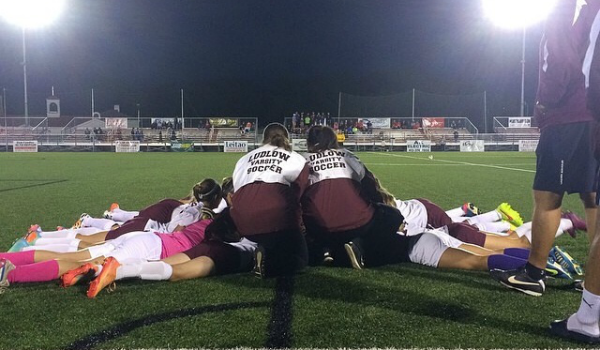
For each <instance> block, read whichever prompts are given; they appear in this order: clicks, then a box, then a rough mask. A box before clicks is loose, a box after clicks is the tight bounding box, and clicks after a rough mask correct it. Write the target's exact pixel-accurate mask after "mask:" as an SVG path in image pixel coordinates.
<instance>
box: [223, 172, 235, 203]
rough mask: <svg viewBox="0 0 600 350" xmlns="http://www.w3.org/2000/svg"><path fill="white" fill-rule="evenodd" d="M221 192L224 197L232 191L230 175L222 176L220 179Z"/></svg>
mask: <svg viewBox="0 0 600 350" xmlns="http://www.w3.org/2000/svg"><path fill="white" fill-rule="evenodd" d="M221 192H222V194H223V198H226V197H227V195H228V194H230V193H232V192H233V178H232V177H231V176H228V177H224V178H223V180H222V181H221Z"/></svg>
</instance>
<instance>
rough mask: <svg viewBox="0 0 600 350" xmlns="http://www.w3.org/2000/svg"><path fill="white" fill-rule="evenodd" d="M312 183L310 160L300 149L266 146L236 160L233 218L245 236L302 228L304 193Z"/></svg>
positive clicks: (241, 233) (239, 230)
mask: <svg viewBox="0 0 600 350" xmlns="http://www.w3.org/2000/svg"><path fill="white" fill-rule="evenodd" d="M307 183H308V167H307V165H306V160H305V159H304V158H303V157H302V156H301V155H299V154H298V153H296V152H289V151H286V150H284V149H282V148H277V147H275V146H271V145H265V146H262V147H260V148H258V149H256V150H254V151H252V152H250V153H248V154H247V155H245V156H244V157H242V158H241V159H240V160H239V161H238V162H237V164H236V166H235V170H234V172H233V188H234V195H233V200H232V202H233V203H232V208H231V218H232V219H233V221H234V222H235V225H236V227H237V229H238V232H239V233H240V235H242V236H252V235H257V234H263V233H272V232H278V231H284V230H290V229H292V230H294V229H300V226H301V210H300V197H301V196H302V194H303V192H304V189H305V188H306V185H307Z"/></svg>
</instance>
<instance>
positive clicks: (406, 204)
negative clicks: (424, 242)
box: [395, 199, 428, 236]
mask: <svg viewBox="0 0 600 350" xmlns="http://www.w3.org/2000/svg"><path fill="white" fill-rule="evenodd" d="M395 202H396V208H398V210H399V211H400V214H402V216H404V221H405V226H404V228H405V230H406V235H407V236H415V235H418V234H419V233H421V232H423V230H425V229H427V219H428V216H427V209H426V208H425V206H424V205H423V203H421V202H419V201H418V200H416V199H411V200H408V201H403V200H399V199H396V200H395Z"/></svg>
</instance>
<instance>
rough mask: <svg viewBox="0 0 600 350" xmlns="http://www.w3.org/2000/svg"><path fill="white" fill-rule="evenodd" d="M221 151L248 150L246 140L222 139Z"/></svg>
mask: <svg viewBox="0 0 600 350" xmlns="http://www.w3.org/2000/svg"><path fill="white" fill-rule="evenodd" d="M223 152H244V153H245V152H248V141H224V142H223Z"/></svg>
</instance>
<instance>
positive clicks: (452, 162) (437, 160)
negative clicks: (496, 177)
mask: <svg viewBox="0 0 600 350" xmlns="http://www.w3.org/2000/svg"><path fill="white" fill-rule="evenodd" d="M369 153H371V154H381V153H375V152H369ZM384 154H385V155H387V156H390V157H398V158H407V159H416V160H427V158H419V157H413V156H405V155H400V154H393V153H384ZM431 161H432V162H443V163H448V164H455V165H469V166H479V167H482V168H493V169H502V170H512V171H520V172H523V173H533V174H535V170H528V169H520V168H512V167H506V166H500V165H493V164H479V163H470V162H458V161H454V160H445V159H433V160H431ZM440 165H441V164H440Z"/></svg>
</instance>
